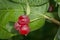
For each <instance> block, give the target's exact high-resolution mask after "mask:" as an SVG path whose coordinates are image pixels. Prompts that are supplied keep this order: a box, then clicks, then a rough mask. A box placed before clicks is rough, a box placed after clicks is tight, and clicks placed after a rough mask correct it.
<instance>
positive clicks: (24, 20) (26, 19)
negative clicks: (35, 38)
mask: <svg viewBox="0 0 60 40" xmlns="http://www.w3.org/2000/svg"><path fill="white" fill-rule="evenodd" d="M29 22H30V19H29V17H28V16H27V15H21V16H20V17H19V19H18V23H19V24H21V25H24V24H29Z"/></svg>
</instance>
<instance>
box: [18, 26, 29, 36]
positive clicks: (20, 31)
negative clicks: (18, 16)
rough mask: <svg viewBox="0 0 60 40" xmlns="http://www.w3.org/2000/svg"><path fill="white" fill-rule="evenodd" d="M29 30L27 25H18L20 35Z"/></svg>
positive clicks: (25, 33)
mask: <svg viewBox="0 0 60 40" xmlns="http://www.w3.org/2000/svg"><path fill="white" fill-rule="evenodd" d="M29 32H30V28H29V27H28V25H22V26H21V27H20V30H19V33H20V34H22V35H27V34H28V33H29Z"/></svg>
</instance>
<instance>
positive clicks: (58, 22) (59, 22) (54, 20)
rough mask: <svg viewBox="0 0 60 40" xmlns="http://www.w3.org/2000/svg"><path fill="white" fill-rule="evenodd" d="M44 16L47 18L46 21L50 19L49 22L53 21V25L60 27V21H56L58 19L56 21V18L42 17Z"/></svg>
mask: <svg viewBox="0 0 60 40" xmlns="http://www.w3.org/2000/svg"><path fill="white" fill-rule="evenodd" d="M42 16H43V17H44V18H46V19H48V20H50V21H52V22H53V23H55V24H57V25H59V26H60V21H58V20H56V19H54V18H51V17H48V16H46V15H42Z"/></svg>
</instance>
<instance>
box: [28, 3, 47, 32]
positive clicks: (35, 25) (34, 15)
mask: <svg viewBox="0 0 60 40" xmlns="http://www.w3.org/2000/svg"><path fill="white" fill-rule="evenodd" d="M41 9H42V10H41ZM47 9H48V3H47V4H45V5H42V6H39V7H31V9H30V10H31V13H30V15H29V17H30V20H34V19H36V20H34V21H32V22H31V23H30V29H31V31H34V30H37V29H39V28H41V27H42V26H43V25H44V23H45V18H44V17H43V16H41V14H45V13H46V11H47Z"/></svg>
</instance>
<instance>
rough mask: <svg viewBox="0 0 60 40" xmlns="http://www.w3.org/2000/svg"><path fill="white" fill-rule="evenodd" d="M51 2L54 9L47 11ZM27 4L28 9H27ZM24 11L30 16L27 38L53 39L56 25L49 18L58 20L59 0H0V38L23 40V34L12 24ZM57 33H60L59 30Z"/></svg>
mask: <svg viewBox="0 0 60 40" xmlns="http://www.w3.org/2000/svg"><path fill="white" fill-rule="evenodd" d="M49 3H50V4H49ZM27 4H28V5H27ZM51 4H52V6H53V7H54V10H53V11H52V12H47V11H48V9H49V6H50V5H51ZM56 4H58V5H56ZM27 6H28V7H30V9H28V10H27ZM52 9H53V8H52ZM26 10H27V11H26ZM29 11H30V12H29ZM25 12H27V13H26V15H27V14H29V15H28V16H29V18H30V24H29V27H30V33H29V35H28V36H27V37H29V40H54V37H55V34H56V32H57V29H58V27H57V25H55V24H53V23H52V22H51V21H50V20H51V19H50V18H54V19H56V20H60V0H53V1H52V0H0V39H9V40H10V38H12V40H15V39H16V40H23V36H21V35H20V34H19V33H18V31H16V30H15V29H14V24H15V22H17V21H18V17H19V16H20V15H24V14H25ZM46 18H47V19H48V20H46ZM45 21H48V22H45ZM52 21H54V20H52ZM44 24H45V25H44ZM58 31H60V30H58ZM57 35H60V34H59V32H58V34H57ZM17 38H18V39H17ZM57 38H59V37H58V36H56V37H55V40H56V39H57Z"/></svg>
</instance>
